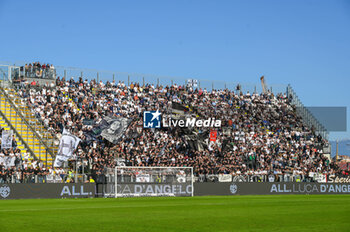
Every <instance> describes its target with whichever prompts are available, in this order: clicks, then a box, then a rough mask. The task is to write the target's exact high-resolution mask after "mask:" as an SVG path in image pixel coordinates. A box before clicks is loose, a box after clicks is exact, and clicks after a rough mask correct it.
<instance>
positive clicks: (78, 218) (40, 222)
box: [0, 195, 350, 232]
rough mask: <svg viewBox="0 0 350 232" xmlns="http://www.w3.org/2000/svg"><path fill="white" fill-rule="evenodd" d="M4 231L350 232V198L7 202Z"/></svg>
mask: <svg viewBox="0 0 350 232" xmlns="http://www.w3.org/2000/svg"><path fill="white" fill-rule="evenodd" d="M0 231H1V232H4V231H59V232H64V231H69V232H76V231H96V232H100V231H293V232H295V231H318V232H319V231H327V232H328V231H350V196H346V195H333V196H330V195H328V196H320V195H299V196H297V195H290V196H222V197H221V196H211V197H193V198H191V197H188V198H187V197H186V198H184V197H179V198H169V197H160V198H124V199H102V198H99V199H98V198H95V199H50V200H2V201H0Z"/></svg>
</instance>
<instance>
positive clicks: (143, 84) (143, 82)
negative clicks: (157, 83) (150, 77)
mask: <svg viewBox="0 0 350 232" xmlns="http://www.w3.org/2000/svg"><path fill="white" fill-rule="evenodd" d="M142 86H143V87H145V77H142Z"/></svg>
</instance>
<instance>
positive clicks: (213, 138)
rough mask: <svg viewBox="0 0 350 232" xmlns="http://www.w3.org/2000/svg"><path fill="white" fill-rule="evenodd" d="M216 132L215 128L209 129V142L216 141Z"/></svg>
mask: <svg viewBox="0 0 350 232" xmlns="http://www.w3.org/2000/svg"><path fill="white" fill-rule="evenodd" d="M217 134H218V132H217V131H216V130H212V131H210V142H216V137H217Z"/></svg>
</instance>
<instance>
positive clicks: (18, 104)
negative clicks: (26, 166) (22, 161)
mask: <svg viewBox="0 0 350 232" xmlns="http://www.w3.org/2000/svg"><path fill="white" fill-rule="evenodd" d="M2 90H3V91H0V110H1V112H2V115H1V116H2V120H0V123H1V127H4V128H7V129H8V130H9V129H11V126H10V125H8V124H9V123H10V124H11V125H12V127H13V128H14V130H16V131H17V133H18V134H19V135H20V136H21V137H22V139H23V141H24V143H26V144H27V146H28V148H29V150H31V153H32V154H33V155H34V156H35V158H36V159H40V160H42V161H43V162H44V164H45V163H46V162H47V166H51V165H52V163H53V158H54V157H52V156H53V154H56V152H57V149H58V146H57V142H56V143H55V138H54V137H53V135H52V134H51V133H49V132H48V131H47V129H46V128H45V127H44V126H43V125H42V123H41V122H40V121H39V120H38V119H37V118H36V117H35V115H34V114H33V113H32V112H31V109H30V108H29V107H28V106H27V105H26V104H25V102H24V100H23V99H22V98H21V97H19V96H18V95H17V92H16V91H15V90H14V89H11V88H3V89H2ZM11 103H12V104H11ZM4 116H5V117H6V119H7V121H6V119H5V118H4ZM15 135H16V134H15ZM16 140H17V142H19V143H18V147H19V148H20V149H21V151H22V152H25V150H26V147H25V146H24V145H23V144H22V142H21V141H20V139H19V138H18V136H16Z"/></svg>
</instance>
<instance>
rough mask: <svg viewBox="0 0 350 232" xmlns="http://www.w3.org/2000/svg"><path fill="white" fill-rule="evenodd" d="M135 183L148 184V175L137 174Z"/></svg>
mask: <svg viewBox="0 0 350 232" xmlns="http://www.w3.org/2000/svg"><path fill="white" fill-rule="evenodd" d="M136 182H142V183H143V182H150V175H149V174H137V175H136Z"/></svg>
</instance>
